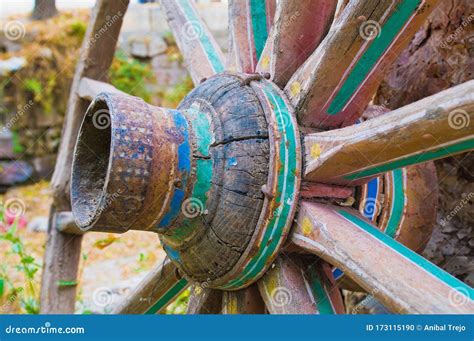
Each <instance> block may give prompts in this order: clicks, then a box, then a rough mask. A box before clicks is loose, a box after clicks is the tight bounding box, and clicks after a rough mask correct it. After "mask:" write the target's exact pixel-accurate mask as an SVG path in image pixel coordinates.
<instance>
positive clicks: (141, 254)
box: [0, 181, 165, 313]
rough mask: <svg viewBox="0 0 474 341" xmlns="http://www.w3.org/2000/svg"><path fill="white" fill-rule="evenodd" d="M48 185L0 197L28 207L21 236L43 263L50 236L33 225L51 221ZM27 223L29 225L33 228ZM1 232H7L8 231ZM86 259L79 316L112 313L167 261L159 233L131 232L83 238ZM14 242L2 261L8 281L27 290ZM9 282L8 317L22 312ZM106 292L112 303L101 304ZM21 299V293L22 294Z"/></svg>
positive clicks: (3, 247) (4, 247) (0, 245)
mask: <svg viewBox="0 0 474 341" xmlns="http://www.w3.org/2000/svg"><path fill="white" fill-rule="evenodd" d="M48 185H49V184H48V182H46V181H42V182H40V183H38V184H34V185H29V186H22V187H15V188H12V189H11V190H9V191H8V192H7V193H6V195H4V196H0V200H1V201H2V202H6V201H7V200H9V199H18V200H21V202H23V203H24V208H25V210H24V214H23V218H24V219H21V221H20V224H19V225H20V226H19V227H18V236H19V237H20V238H21V240H22V241H23V244H24V248H25V252H26V253H27V254H30V255H31V256H33V257H34V259H35V261H36V262H37V263H38V264H39V265H40V269H41V268H42V267H41V264H42V262H43V254H44V248H45V241H46V233H44V232H35V231H32V230H31V222H32V221H33V220H34V219H35V218H37V217H47V216H48V209H49V205H50V201H51V199H50V196H49V189H48ZM28 225H30V226H29V227H28ZM1 232H3V233H4V232H5V229H4V230H3V231H1ZM82 245H83V247H82V259H81V265H80V270H79V271H80V275H79V283H78V299H77V303H76V312H77V313H88V312H89V313H94V312H100V313H103V312H107V309H108V308H109V307H110V306H111V305H112V304H113V303H115V302H116V301H118V300H119V299H120V298H121V297H122V296H124V295H125V294H126V293H127V292H128V291H129V290H130V289H131V288H133V287H134V286H135V285H136V284H137V283H138V282H139V281H140V279H142V278H143V276H144V275H145V274H146V273H147V271H148V270H149V269H150V268H151V267H152V266H153V265H154V264H157V263H158V262H161V261H163V259H164V257H165V253H164V252H163V250H162V249H161V246H160V243H159V239H158V237H157V236H156V235H155V234H151V233H150V234H148V233H140V232H135V231H131V232H127V233H125V234H123V235H116V234H108V233H93V232H92V233H88V234H86V236H85V237H84V240H83V244H82ZM11 247H12V245H11V243H9V242H7V241H4V240H0V254H1V255H2V256H1V263H2V264H4V265H5V267H6V272H7V275H8V279H9V280H10V281H11V282H13V283H15V286H17V287H18V286H20V287H21V286H23V285H25V286H26V283H25V276H24V273H23V272H22V271H21V270H19V269H18V268H17V266H18V264H19V258H18V256H17V255H16V254H14V253H12V252H11V251H12V250H11ZM40 281H41V270H39V271H38V272H37V273H36V274H35V276H34V280H33V286H34V288H35V296H36V299H38V298H39V288H40ZM8 290H9V287H8V284H5V295H3V302H2V300H1V299H0V304H3V305H4V306H3V310H4V312H5V313H23V312H24V311H23V309H22V308H21V306H20V304H19V301H20V300H16V302H14V303H13V304H5V303H6V302H5V301H6V298H7V294H8ZM103 292H106V293H108V295H109V296H110V297H109V298H107V300H108V302H107V303H108V304H107V305H105V306H104V304H103V302H101V301H100V299H99V301H98V297H100V293H103ZM20 295H21V294H20Z"/></svg>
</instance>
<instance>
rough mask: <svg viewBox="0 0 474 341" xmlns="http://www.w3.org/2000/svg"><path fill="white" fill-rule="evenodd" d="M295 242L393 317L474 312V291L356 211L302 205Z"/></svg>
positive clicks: (294, 232)
mask: <svg viewBox="0 0 474 341" xmlns="http://www.w3.org/2000/svg"><path fill="white" fill-rule="evenodd" d="M291 241H292V242H293V243H294V244H296V245H297V246H299V247H301V248H302V249H304V250H305V251H307V252H311V253H313V254H315V255H318V256H320V257H321V258H323V259H324V260H326V261H327V262H329V263H331V264H333V265H336V266H338V267H339V268H340V269H342V270H343V271H344V272H345V273H346V274H347V275H348V276H350V277H351V278H352V279H353V280H354V281H355V282H356V283H357V284H359V285H360V286H362V287H363V288H364V289H365V290H367V292H368V293H369V294H371V295H373V296H374V297H375V298H377V299H378V300H379V301H380V302H382V303H383V304H384V305H385V306H386V307H387V308H389V309H390V310H391V311H393V312H397V313H425V314H436V313H437V314H447V313H455V314H463V313H464V314H469V313H472V312H473V311H474V300H473V299H474V290H473V289H472V288H470V287H469V286H467V285H466V284H464V283H462V282H461V281H459V280H457V279H456V278H454V277H452V276H451V275H450V274H448V273H446V272H444V271H443V270H441V269H440V268H438V267H436V266H435V265H434V264H432V263H430V262H429V261H427V260H426V259H424V258H423V257H421V256H419V255H418V254H416V253H414V252H413V251H411V250H410V249H408V248H406V247H404V246H403V245H402V244H400V243H398V242H396V241H395V240H393V239H392V238H390V237H388V236H387V235H385V234H384V233H382V232H381V231H379V230H378V229H377V227H376V226H374V225H373V224H372V223H370V222H369V221H368V220H366V219H364V218H363V217H362V216H360V215H359V213H358V212H357V211H355V210H353V209H343V208H339V207H337V206H332V205H324V204H318V203H310V202H303V203H302V204H301V206H300V212H299V216H298V219H297V223H296V224H295V226H294V231H293V234H292V236H291ZM374 255H377V256H376V257H374Z"/></svg>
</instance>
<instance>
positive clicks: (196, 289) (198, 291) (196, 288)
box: [194, 285, 202, 295]
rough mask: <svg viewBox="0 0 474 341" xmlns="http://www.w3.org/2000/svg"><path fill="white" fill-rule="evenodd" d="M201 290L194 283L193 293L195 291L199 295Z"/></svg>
mask: <svg viewBox="0 0 474 341" xmlns="http://www.w3.org/2000/svg"><path fill="white" fill-rule="evenodd" d="M201 292H202V289H201V287H200V286H197V285H196V286H195V287H194V293H195V294H196V295H200V294H201Z"/></svg>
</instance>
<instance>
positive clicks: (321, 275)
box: [258, 254, 344, 314]
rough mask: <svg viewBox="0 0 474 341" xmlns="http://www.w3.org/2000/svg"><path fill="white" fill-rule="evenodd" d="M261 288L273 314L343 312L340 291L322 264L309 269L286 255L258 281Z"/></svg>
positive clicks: (299, 261) (268, 307) (279, 258)
mask: <svg viewBox="0 0 474 341" xmlns="http://www.w3.org/2000/svg"><path fill="white" fill-rule="evenodd" d="M313 263H314V259H313ZM331 276H332V275H331ZM258 288H259V290H260V294H261V295H262V298H263V300H264V302H265V305H266V306H267V309H268V311H269V312H270V314H318V313H319V314H335V313H343V311H344V306H343V303H342V297H341V295H340V292H339V289H338V288H337V287H336V286H334V285H333V284H332V283H331V282H330V280H329V279H328V278H327V276H326V273H325V272H324V271H323V270H322V268H321V264H320V263H319V262H317V264H312V265H310V266H307V265H306V264H304V263H303V262H302V261H301V260H299V259H298V258H296V257H291V256H286V255H284V254H283V255H281V256H280V257H278V258H277V260H276V261H275V263H274V266H273V267H272V268H271V269H270V270H268V271H267V273H266V274H265V276H263V277H262V279H261V280H260V281H258Z"/></svg>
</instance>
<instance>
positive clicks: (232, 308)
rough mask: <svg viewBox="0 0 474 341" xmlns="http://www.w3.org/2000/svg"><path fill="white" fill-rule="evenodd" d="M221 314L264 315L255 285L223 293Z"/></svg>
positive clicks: (262, 305)
mask: <svg viewBox="0 0 474 341" xmlns="http://www.w3.org/2000/svg"><path fill="white" fill-rule="evenodd" d="M222 313H223V314H265V304H264V303H263V300H262V297H261V296H260V293H259V292H258V288H257V286H256V285H251V286H249V287H247V288H245V289H241V290H236V291H224V293H223V295H222Z"/></svg>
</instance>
